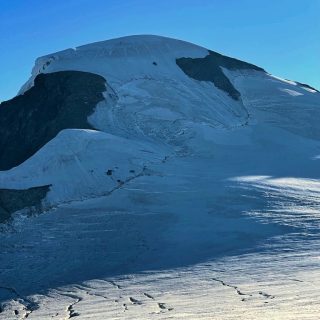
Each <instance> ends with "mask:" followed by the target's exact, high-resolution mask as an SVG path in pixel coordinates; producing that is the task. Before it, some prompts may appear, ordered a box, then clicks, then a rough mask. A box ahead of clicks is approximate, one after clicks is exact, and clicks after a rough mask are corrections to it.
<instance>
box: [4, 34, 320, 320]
mask: <svg viewBox="0 0 320 320" xmlns="http://www.w3.org/2000/svg"><path fill="white" fill-rule="evenodd" d="M319 121H320V94H319V92H318V91H317V90H316V89H314V88H312V87H310V86H308V85H306V84H302V83H299V82H294V81H289V80H284V79H281V78H278V77H275V76H273V75H270V74H268V73H267V72H266V71H265V70H264V69H262V68H260V67H257V66H255V65H252V64H250V63H247V62H243V61H240V60H237V59H234V58H230V57H226V56H223V55H221V54H219V53H216V52H213V51H211V50H207V49H205V48H202V47H199V46H196V45H193V44H190V43H187V42H183V41H179V40H174V39H169V38H164V37H159V36H131V37H124V38H119V39H113V40H108V41H103V42H98V43H93V44H89V45H85V46H81V47H77V48H74V49H67V50H64V51H61V52H57V53H53V54H50V55H47V56H44V57H41V58H38V59H37V60H36V63H35V66H34V68H33V70H32V75H31V77H30V79H29V80H28V81H27V82H26V83H25V85H23V87H22V88H21V90H20V92H19V94H18V95H17V96H16V97H14V98H13V99H11V100H9V101H6V102H3V103H1V105H0V149H1V151H2V152H1V153H0V170H1V171H0V223H3V222H6V223H5V224H3V232H2V233H0V243H3V246H4V247H3V250H1V252H0V260H1V261H2V263H1V264H2V269H3V270H4V272H3V273H2V274H0V304H1V301H3V307H2V308H0V310H1V311H0V319H2V318H1V316H2V315H3V317H6V318H3V319H9V318H10V317H9V316H8V315H9V312H11V311H12V310H13V309H14V308H15V309H14V310H16V311H17V312H18V314H22V313H24V314H25V315H27V316H28V317H29V318H32V317H34V319H47V318H48V319H49V318H51V317H52V315H54V314H57V313H58V314H59V315H61V316H63V317H69V318H71V317H72V316H73V315H74V314H78V316H79V318H81V315H84V316H86V315H88V314H90V312H91V311H92V310H96V309H97V310H98V311H99V312H98V311H97V314H100V316H97V315H94V314H93V318H94V319H100V318H101V319H105V318H114V317H115V314H116V313H117V312H120V311H121V312H126V317H127V318H128V319H133V318H139V319H142V318H143V317H142V314H140V313H139V312H140V311H141V310H148V311H146V312H147V313H146V314H149V315H150V314H151V313H150V312H153V311H150V310H151V309H152V308H153V307H152V306H153V304H154V305H155V307H156V311H155V312H156V314H157V317H159V318H161V317H162V318H164V319H165V318H166V317H168V314H169V313H170V312H171V314H174V313H175V312H177V313H176V316H177V317H182V315H186V314H187V313H185V312H184V309H183V308H185V307H186V306H185V305H184V306H183V307H182V306H180V309H179V307H177V308H176V309H177V310H176V309H175V307H173V306H171V305H170V303H171V304H175V303H176V304H177V303H178V301H179V299H180V300H181V299H183V292H185V291H184V290H188V292H189V293H190V295H191V296H192V295H194V294H195V293H196V292H199V290H206V291H208V290H213V292H212V294H213V295H214V294H215V291H214V290H216V287H217V286H218V287H219V285H220V286H221V285H223V286H225V287H226V288H229V289H231V291H232V288H233V289H234V290H235V291H236V293H237V294H238V295H243V296H244V297H243V299H245V300H243V301H246V300H250V301H251V304H250V306H248V305H247V307H246V308H247V309H245V310H246V312H249V314H250V315H251V316H253V318H254V312H255V311H254V310H256V309H255V308H256V306H257V305H259V304H261V303H262V302H261V301H262V300H263V299H264V300H265V301H264V300H263V302H268V303H269V302H271V301H272V303H274V304H276V307H275V308H274V310H277V312H278V314H281V312H283V314H285V313H286V312H287V311H286V310H288V309H286V308H287V307H286V306H287V305H288V303H289V302H288V301H287V300H286V297H288V292H290V291H291V292H293V291H294V290H296V288H297V286H298V285H300V283H303V281H313V282H317V281H318V280H317V279H319V278H320V277H318V274H317V273H316V272H315V271H314V269H312V267H311V266H312V264H313V261H314V257H315V254H316V252H317V251H318V249H319V248H320V240H319V236H318V235H317V230H318V229H319V218H318V217H319V212H318V208H317V205H318V203H319V200H320V199H319V190H320V189H319V185H318V184H319V182H318V178H319V169H318V159H319V150H320V143H319V139H320V127H319V125H318V124H319ZM41 213H42V214H41ZM8 228H9V229H10V228H12V229H14V230H15V231H16V232H13V233H10V232H9V233H8V232H7V231H8V230H7V229H8ZM1 230H2V229H1ZM297 243H299V245H297ZM268 250H269V251H268ZM248 252H251V255H250V256H248V255H247V253H248ZM262 252H264V254H262ZM274 252H280V253H281V254H280V255H279V257H278V262H277V263H275V264H272V263H271V262H272V258H270V257H272V255H273V254H274ZM306 252H308V253H306ZM291 253H292V255H291ZM302 256H303V257H304V261H305V266H307V267H306V270H309V272H307V273H301V274H300V273H299V275H297V274H296V273H297V272H298V271H299V272H300V269H299V261H301V257H302ZM30 257H32V258H30ZM234 257H238V258H234ZM219 259H220V260H219ZM221 259H224V260H223V261H224V262H223V264H222V265H221V261H222V260H221ZM233 259H235V260H233ZM237 259H238V262H239V269H235V268H234V263H235V261H237ZM93 261H94V263H92V262H93ZM219 261H220V262H219ZM284 263H286V264H287V266H286V273H287V275H288V279H289V278H290V279H292V278H294V279H295V277H298V278H299V277H300V278H302V279H303V280H301V282H295V283H294V284H292V281H291V280H290V281H291V282H290V281H289V280H288V283H286V284H285V285H286V286H285V288H286V289H283V290H282V289H281V287H279V286H277V284H278V283H279V282H277V281H278V280H279V279H280V278H281V276H280V273H281V272H280V271H281V269H282V266H283V264H284ZM309 265H310V269H308V266H309ZM222 266H225V268H224V267H222ZM261 266H264V267H265V268H269V269H268V270H272V272H271V271H270V272H271V273H270V274H274V275H275V278H272V279H271V277H270V278H268V275H266V274H263V272H262V271H263V268H260V267H261ZM199 268H200V269H199ZM219 268H220V269H221V268H222V269H224V270H222V271H221V274H220V273H219V272H218V271H214V272H213V271H212V270H218V269H219ZM18 269H19V272H18V271H17V270H18ZM220 269H219V270H220ZM311 269H312V272H311V271H310V270H311ZM150 270H158V271H159V270H161V272H160V271H159V272H158V273H153V275H152V276H150V277H151V278H148V277H149V276H148V277H147V276H146V277H144V276H143V275H141V272H143V271H150ZM181 270H183V272H185V279H186V280H185V281H186V283H190V284H192V285H190V287H189V288H187V289H186V288H185V287H184V286H183V285H182V284H181V283H180V286H179V283H178V282H177V281H178V280H177V279H178V278H179V277H178V276H177V275H178V274H179V272H182V271H181ZM195 270H198V271H199V270H201V271H199V272H198V271H197V272H196V271H195ZM265 270H266V269H265ZM297 270H298V271H297ZM162 272H164V274H162ZM166 272H167V273H166ZM228 272H230V274H229V273H228ZM17 273H19V276H17ZM165 274H167V278H168V279H169V278H170V279H171V282H170V283H167V282H166V281H164V280H163V281H162V280H161V279H165V278H166V276H165ZM231 274H232V275H234V276H235V279H236V280H235V281H239V282H240V283H241V284H242V285H246V286H247V291H248V294H247V293H243V292H242V291H241V290H240V289H239V288H238V284H237V283H233V280H232V279H231V280H230V278H229V276H231ZM262 274H263V276H264V277H265V278H264V279H265V281H266V283H265V285H266V287H268V286H270V285H271V284H274V285H275V288H274V291H277V290H278V291H277V294H278V300H277V299H274V300H273V298H272V297H273V294H269V293H265V292H264V288H262V289H261V288H260V287H259V289H257V288H258V286H259V285H258V284H257V282H255V281H253V280H252V282H251V283H250V284H249V283H248V278H250V279H259V278H261V276H262ZM124 275H135V276H136V277H137V279H138V278H139V279H140V280H139V281H140V285H141V288H144V289H143V290H150V288H156V287H158V286H159V283H160V284H161V285H160V286H159V288H160V287H161V293H160V292H155V295H153V294H150V293H148V292H145V291H141V290H140V289H139V290H137V289H134V288H136V287H135V285H136V283H135V282H134V281H135V280H132V281H131V280H130V281H131V282H130V281H129V280H128V279H129V278H130V277H129V278H128V279H127V278H126V279H127V280H126V279H125V278H121V277H123V276H124ZM246 275H247V276H248V278H245V276H246ZM276 275H279V277H278V278H277V276H276ZM135 276H132V279H134V277H135ZM112 277H118V278H112ZM119 277H120V278H119ZM162 277H164V278H162ZM224 277H225V278H224ZM310 277H312V278H310ZM300 278H299V279H300ZM94 279H95V280H94ZM97 279H98V280H97ZM103 279H104V280H103ZM114 279H116V280H114ZM130 279H131V278H130ZM212 279H214V280H212ZM281 279H283V278H281ZM209 280H210V283H211V284H212V285H213V287H211V286H212V285H210V288H208V287H207V285H206V283H207V281H209ZM88 281H89V282H88ZM90 281H91V282H90ZM103 281H104V282H103ZM115 281H116V282H115ZM117 281H118V282H121V283H122V282H123V283H124V284H123V286H127V288H129V287H130V288H131V289H130V290H131V291H130V290H129V289H128V290H129V291H130V292H131V293H128V292H127V291H121V290H122V285H117V283H118V282H117ZM126 281H127V282H126ZM137 281H138V280H137ZM250 281H251V280H250ZM279 281H280V280H279ZM281 281H282V280H281ZM318 282H319V281H318ZM103 283H104V285H102V284H103ZM173 283H174V284H177V286H176V287H175V286H174V285H173ZM71 284H77V286H74V287H72V289H70V287H68V288H69V289H68V290H69V291H68V290H67V289H65V288H66V286H71ZM104 286H107V287H108V286H109V287H108V290H107V289H106V288H105V287H104ZM149 286H150V287H149ZM199 286H200V287H199ZM201 286H202V287H201ZM294 286H296V287H294ZM301 286H302V284H301ZM63 288H64V289H63ZM83 288H86V289H83ZM279 288H280V289H279ZM52 290H55V291H52ZM70 290H71V291H72V292H73V293H72V294H70V293H67V292H70ZM83 290H87V292H88V294H85V293H84V292H83ZM103 290H107V291H106V292H107V293H106V296H104V295H103V294H102V293H101V292H102V291H103ZM112 290H115V291H117V290H118V291H119V297H118V296H117V295H118V293H114V292H113V291H112ZM123 290H124V289H123ZM153 290H155V289H153ZM168 290H169V291H170V290H173V291H172V292H174V294H175V295H176V296H177V299H176V300H174V299H173V298H172V297H171V298H172V299H171V298H170V297H168V296H165V295H164V292H168ZM193 290H194V291H193ZM286 290H287V291H286ZM301 290H302V289H301ZM118 291H117V292H118ZM110 292H112V298H110V295H109V293H110ZM132 292H133V293H132ZM170 292H171V291H170ZM201 292H202V291H201ZM208 292H209V291H208ZM210 292H211V291H210ZM239 292H240V293H239ZM259 292H262V293H259ZM40 293H41V294H42V296H40V295H39V296H37V294H40ZM232 293H233V292H231V294H232ZM90 294H91V296H90ZM113 294H115V295H116V296H117V297H116V298H114V297H113ZM134 294H136V295H138V298H137V297H134V296H133V295H134ZM221 294H223V295H225V299H226V300H225V301H227V300H228V301H231V300H230V299H229V296H228V294H229V293H227V292H226V293H224V292H223V293H221ZM99 295H100V298H101V297H104V298H103V299H104V300H106V301H109V300H108V299H109V298H110V299H111V300H112V301H113V303H115V302H114V301H116V303H115V304H116V307H115V309H112V308H111V307H110V308H111V309H110V308H109V305H110V306H111V304H107V305H104V306H100V304H99V303H100V302H97V301H95V300H94V299H98V297H99ZM139 295H140V296H139ZM141 295H142V296H141ZM89 296H90V297H91V298H90V299H93V300H90V299H89V298H88V297H89ZM127 296H128V297H127ZM179 297H180V298H179ZM88 299H89V300H88ZM123 299H127V300H123ZM128 299H129V300H128ZM157 299H158V300H157ZM161 299H168V300H169V301H171V302H170V303H164V302H163V301H162V300H161ZM170 299H171V300H170ZM261 299H262V300H261ZM295 299H296V300H295ZM306 299H307V300H308V303H309V306H310V308H308V310H304V311H303V312H305V313H304V314H302V311H301V310H300V311H297V312H300V314H301V317H300V318H303V316H305V318H306V319H307V318H308V316H310V315H312V312H314V309H313V306H315V305H317V303H316V302H317V299H318V298H317V295H316V293H315V292H314V291H310V292H306V293H305V295H304V291H303V290H302V291H301V294H300V295H296V296H295V298H294V299H291V300H290V303H292V305H291V304H290V308H289V309H290V310H291V311H292V312H295V311H294V308H295V306H298V305H299V303H301V301H303V302H304V303H305V301H306ZM111 300H110V301H111ZM192 300H193V301H189V302H188V303H190V308H191V305H192V303H194V305H195V306H196V305H197V304H198V305H199V303H200V301H199V299H198V300H197V298H194V299H192ZM48 301H51V302H50V303H48ZM82 301H83V302H86V303H87V305H90V303H91V302H92V301H95V302H94V303H97V305H95V306H96V307H97V308H96V309H95V307H94V308H93V307H92V305H91V307H90V308H89V307H88V308H89V309H86V307H85V306H83V307H82V308H83V309H81V302H82ZM88 301H89V302H88ZM90 301H91V302H90ZM181 301H184V300H181ZM232 301H233V300H232ZM243 301H242V300H239V301H236V302H235V301H233V302H232V304H233V306H234V305H237V303H238V302H239V306H238V305H237V308H238V309H237V308H236V309H234V308H232V310H238V311H239V313H238V314H237V316H239V314H242V311H241V310H242V309H241V308H242V304H243ZM62 302H63V303H62ZM108 303H109V302H108ZM110 303H111V302H110ZM186 303H187V302H186ZM188 303H187V304H188ZM202 303H203V304H204V305H206V307H205V308H206V310H210V311H208V312H209V313H210V314H217V312H221V314H225V311H226V310H227V311H228V312H231V311H230V308H229V309H228V304H227V303H225V304H222V305H221V306H220V307H221V308H220V309H219V310H218V309H215V307H214V305H212V304H211V303H209V300H208V301H206V300H205V301H202V302H201V304H202ZM64 304H66V305H65V306H64V307H61V305H64ZM76 304H79V308H80V310H82V311H79V312H76V311H74V310H75V308H76V306H75V305H76ZM48 305H49V306H50V307H48ZM128 305H130V306H131V307H132V308H131V307H128ZM44 306H45V307H44ZM137 306H139V308H140V309H139V310H140V311H139V310H138V309H137V308H138V307H137ZM149 307H150V308H151V309H150V310H149V309H148V308H149ZM229 307H230V306H229ZM12 308H13V309H12ZM43 308H45V309H43ZM59 308H61V310H60V309H59ZM117 308H118V309H119V310H120V311H119V310H118V309H117ZM250 308H251V309H250ZM261 308H262V309H263V308H266V304H263V307H261ZM58 309H59V310H58ZM43 310H46V311H43ZM57 310H58V311H57ZM190 310H191V309H190ZM196 310H197V308H196V307H195V308H193V309H192V310H191V311H190V313H188V314H189V318H191V319H192V318H193V319H194V316H195V315H198V314H199V312H198V311H196ZM263 310H265V309H263ZM238 311H237V312H238ZM41 312H42V313H41ZM44 312H46V313H44ZM88 312H89V313H88ZM92 312H93V311H92ZM104 312H105V313H104ZM113 312H115V313H113ZM130 312H131V313H130ZM135 312H137V313H135ZM141 312H142V311H141ZM143 312H144V311H143ZM148 312H149V313H148ZM157 312H158V313H157ZM232 312H233V311H232ZM234 312H236V311H234ZM250 312H252V313H250ZM308 312H309V313H308ZM10 314H12V313H10ZM121 314H122V313H121ZM243 314H244V313H243ZM265 315H266V316H265V319H268V317H269V318H270V317H271V318H272V316H273V314H272V313H270V312H269V311H268V312H267V311H266V312H265ZM233 316H234V315H233V314H231V313H230V319H232V317H233ZM37 317H38V318H37ZM97 317H98V318H97ZM185 317H186V318H187V316H185ZM146 318H148V316H146ZM249 318H250V317H249ZM240 319H242V318H240ZM261 319H262V318H261ZM263 319H264V318H263ZM308 319H311V318H310V317H309V318H308Z"/></svg>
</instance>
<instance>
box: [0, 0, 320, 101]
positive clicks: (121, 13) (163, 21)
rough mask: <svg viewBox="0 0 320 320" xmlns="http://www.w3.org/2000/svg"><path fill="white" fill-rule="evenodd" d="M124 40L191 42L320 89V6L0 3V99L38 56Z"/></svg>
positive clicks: (237, 0) (114, 0) (290, 1)
mask: <svg viewBox="0 0 320 320" xmlns="http://www.w3.org/2000/svg"><path fill="white" fill-rule="evenodd" d="M130 34H157V35H164V36H169V37H174V38H179V39H183V40H187V41H190V42H194V43H196V44H200V45H203V46H205V47H207V48H209V49H212V50H214V51H218V52H221V53H223V54H226V55H230V56H233V57H236V58H239V59H242V60H246V61H248V62H251V63H254V64H257V65H259V66H261V67H263V68H265V69H266V70H267V71H269V72H270V73H273V74H275V75H278V76H281V77H284V78H289V79H293V80H297V81H300V82H305V83H308V84H310V85H312V86H315V87H317V88H318V89H320V0H301V1H300V0H195V1H191V0H157V1H154V0H127V1H124V0H53V1H46V0H0V37H1V38H0V40H1V49H0V70H1V72H0V101H1V100H6V99H9V98H11V97H13V96H14V95H15V94H16V93H17V91H18V89H19V88H20V86H21V85H22V84H23V83H24V82H25V81H26V80H27V78H28V77H29V75H30V72H31V68H32V66H33V63H34V60H35V59H36V58H37V57H38V56H42V55H45V54H48V53H52V52H55V51H59V50H62V49H66V48H69V47H75V46H78V45H82V44H86V43H90V42H94V41H99V40H106V39H110V38H115V37H119V36H125V35H130Z"/></svg>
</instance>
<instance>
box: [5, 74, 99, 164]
mask: <svg viewBox="0 0 320 320" xmlns="http://www.w3.org/2000/svg"><path fill="white" fill-rule="evenodd" d="M104 91H105V79H104V78H103V77H101V76H99V75H96V74H93V73H88V72H79V71H62V72H55V73H50V74H39V75H38V76H37V77H36V78H35V82H34V86H33V87H32V88H31V89H29V90H28V91H27V92H25V93H24V94H23V95H20V96H17V97H15V98H13V99H11V100H9V101H5V102H3V103H1V105H0V150H5V152H1V153H0V170H8V169H10V168H12V167H15V166H17V165H19V164H21V163H22V162H24V161H25V160H27V159H28V158H29V157H30V156H32V155H33V154H34V153H35V152H37V151H38V150H39V149H40V148H41V147H42V146H44V145H45V144H46V143H47V142H48V141H49V140H51V139H52V138H54V137H55V136H56V135H57V133H59V131H61V130H63V129H66V128H81V129H88V128H91V126H90V124H89V123H88V122H87V117H88V115H90V114H91V113H92V112H93V109H94V107H95V106H96V105H97V103H98V102H99V101H101V100H103V99H104V98H103V94H102V93H103V92H104Z"/></svg>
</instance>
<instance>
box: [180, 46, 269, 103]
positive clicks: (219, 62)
mask: <svg viewBox="0 0 320 320" xmlns="http://www.w3.org/2000/svg"><path fill="white" fill-rule="evenodd" d="M176 62H177V65H178V66H179V67H180V68H181V69H182V70H183V72H184V73H185V74H187V75H188V76H189V77H191V78H194V79H196V80H200V81H211V82H213V83H214V85H215V86H216V87H217V88H219V89H221V90H223V91H225V92H226V93H228V94H229V96H231V97H232V98H233V99H235V100H238V99H239V98H240V93H239V91H238V90H237V89H236V88H235V87H234V86H233V85H232V83H231V82H230V80H229V79H228V77H227V76H226V75H225V74H224V73H223V70H222V69H221V68H226V69H229V70H242V69H247V70H256V71H262V72H265V71H264V69H262V68H260V67H257V66H255V65H253V64H250V63H247V62H244V61H240V60H237V59H234V58H230V57H227V56H223V55H222V54H219V53H217V52H214V51H209V54H208V55H207V56H206V57H204V58H195V59H193V58H180V59H177V60H176Z"/></svg>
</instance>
